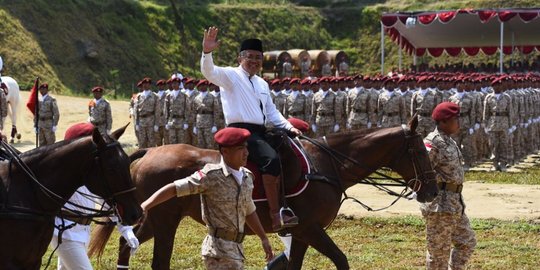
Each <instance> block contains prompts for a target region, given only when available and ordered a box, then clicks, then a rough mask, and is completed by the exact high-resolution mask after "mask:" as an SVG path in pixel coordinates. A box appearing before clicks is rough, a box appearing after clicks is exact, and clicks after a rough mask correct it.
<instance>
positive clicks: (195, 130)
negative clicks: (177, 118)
mask: <svg viewBox="0 0 540 270" xmlns="http://www.w3.org/2000/svg"><path fill="white" fill-rule="evenodd" d="M193 134H195V135H197V127H193Z"/></svg>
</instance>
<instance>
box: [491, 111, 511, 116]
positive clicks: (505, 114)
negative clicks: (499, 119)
mask: <svg viewBox="0 0 540 270" xmlns="http://www.w3.org/2000/svg"><path fill="white" fill-rule="evenodd" d="M491 115H492V116H508V113H505V112H494V113H492V114H491Z"/></svg>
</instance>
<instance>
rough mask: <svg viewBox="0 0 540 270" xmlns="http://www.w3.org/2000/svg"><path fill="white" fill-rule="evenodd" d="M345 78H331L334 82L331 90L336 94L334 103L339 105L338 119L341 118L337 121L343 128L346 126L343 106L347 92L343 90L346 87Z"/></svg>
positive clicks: (345, 102) (344, 105)
mask: <svg viewBox="0 0 540 270" xmlns="http://www.w3.org/2000/svg"><path fill="white" fill-rule="evenodd" d="M346 80H347V78H345V77H340V78H338V77H334V78H332V81H333V82H334V86H333V87H332V91H334V93H335V94H336V105H337V106H339V107H340V108H342V109H341V112H340V113H341V115H340V116H339V119H341V121H340V122H338V124H339V126H340V127H343V128H345V127H346V126H347V115H346V111H345V108H346V107H347V92H345V88H346Z"/></svg>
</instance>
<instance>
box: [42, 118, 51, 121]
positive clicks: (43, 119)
mask: <svg viewBox="0 0 540 270" xmlns="http://www.w3.org/2000/svg"><path fill="white" fill-rule="evenodd" d="M39 120H40V121H45V120H52V117H40V118H39Z"/></svg>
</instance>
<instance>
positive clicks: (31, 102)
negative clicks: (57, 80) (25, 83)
mask: <svg viewBox="0 0 540 270" xmlns="http://www.w3.org/2000/svg"><path fill="white" fill-rule="evenodd" d="M38 87H39V77H38V78H36V80H35V81H34V86H33V87H32V91H30V97H29V98H28V102H26V108H28V109H29V110H30V112H31V113H32V114H33V115H36V104H37V102H38Z"/></svg>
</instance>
